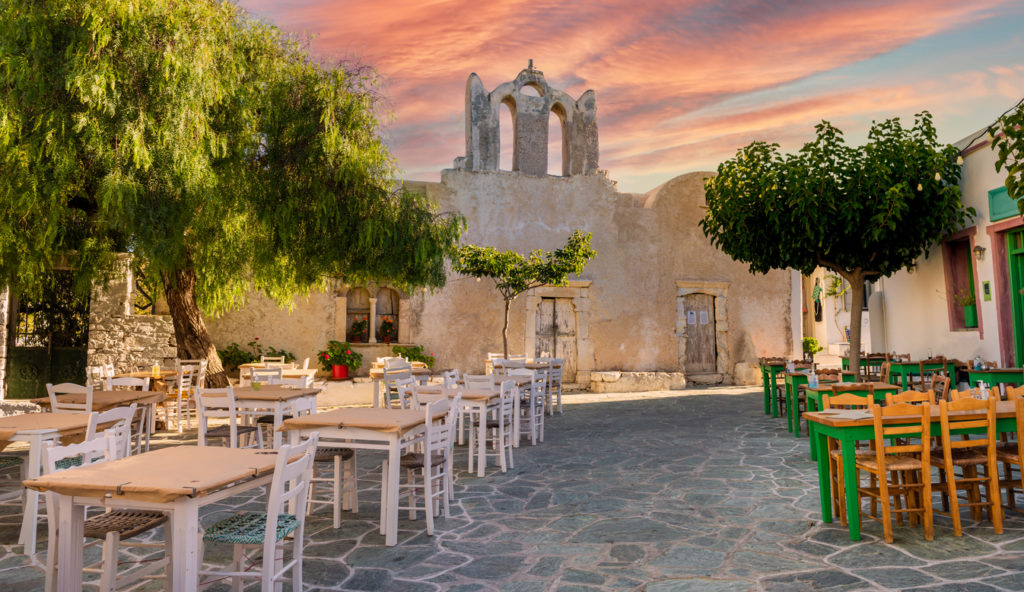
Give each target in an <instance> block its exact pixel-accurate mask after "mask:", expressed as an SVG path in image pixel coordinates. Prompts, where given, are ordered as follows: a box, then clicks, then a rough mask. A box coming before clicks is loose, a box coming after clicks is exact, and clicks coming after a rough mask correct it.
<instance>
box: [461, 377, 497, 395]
mask: <svg viewBox="0 0 1024 592" xmlns="http://www.w3.org/2000/svg"><path fill="white" fill-rule="evenodd" d="M462 382H463V384H464V385H465V391H466V392H478V393H492V392H494V388H495V385H494V378H493V376H492V375H491V374H463V375H462Z"/></svg>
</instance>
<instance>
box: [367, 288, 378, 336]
mask: <svg viewBox="0 0 1024 592" xmlns="http://www.w3.org/2000/svg"><path fill="white" fill-rule="evenodd" d="M367 323H368V324H369V325H370V327H369V328H368V329H367V331H369V335H367V336H366V342H367V343H377V299H376V298H370V317H369V319H368V320H367Z"/></svg>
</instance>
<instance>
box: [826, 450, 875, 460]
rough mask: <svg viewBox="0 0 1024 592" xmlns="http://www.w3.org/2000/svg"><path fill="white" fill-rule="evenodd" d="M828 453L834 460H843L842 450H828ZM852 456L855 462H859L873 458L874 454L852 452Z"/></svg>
mask: <svg viewBox="0 0 1024 592" xmlns="http://www.w3.org/2000/svg"><path fill="white" fill-rule="evenodd" d="M828 453H829V454H830V455H831V456H832V458H835V459H838V460H843V451H842V450H829V452H828ZM853 456H854V457H855V458H856V459H857V460H860V459H862V458H874V457H875V453H874V452H859V451H858V452H854V453H853Z"/></svg>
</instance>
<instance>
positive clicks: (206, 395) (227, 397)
mask: <svg viewBox="0 0 1024 592" xmlns="http://www.w3.org/2000/svg"><path fill="white" fill-rule="evenodd" d="M195 399H196V411H197V413H198V415H199V420H198V422H197V423H198V424H199V445H200V446H206V431H207V430H208V429H209V425H208V423H207V422H208V421H209V420H210V419H211V418H222V419H225V418H226V419H227V420H228V426H229V428H230V438H229V440H228V447H229V448H238V409H237V408H236V407H235V389H234V388H232V387H231V385H228V386H226V387H224V388H198V389H196V397H195Z"/></svg>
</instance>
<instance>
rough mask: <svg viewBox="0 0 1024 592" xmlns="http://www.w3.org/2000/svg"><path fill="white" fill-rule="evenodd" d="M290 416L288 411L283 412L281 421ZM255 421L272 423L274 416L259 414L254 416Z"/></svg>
mask: <svg viewBox="0 0 1024 592" xmlns="http://www.w3.org/2000/svg"><path fill="white" fill-rule="evenodd" d="M291 418H292V416H291V414H290V413H285V414H284V415H282V416H281V421H284V420H286V419H291ZM256 423H263V424H267V423H269V424H272V423H274V416H273V415H261V416H259V417H258V418H256Z"/></svg>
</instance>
